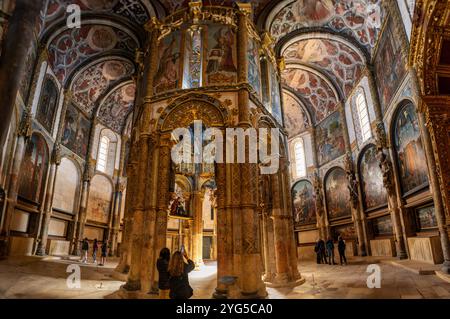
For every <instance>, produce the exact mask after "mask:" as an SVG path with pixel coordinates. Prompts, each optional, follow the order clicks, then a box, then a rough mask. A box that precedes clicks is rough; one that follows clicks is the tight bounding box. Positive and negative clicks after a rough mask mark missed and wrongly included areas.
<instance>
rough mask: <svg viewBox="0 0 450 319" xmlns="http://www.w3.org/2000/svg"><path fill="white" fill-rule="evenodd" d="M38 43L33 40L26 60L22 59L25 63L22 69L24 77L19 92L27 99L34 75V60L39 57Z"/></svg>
mask: <svg viewBox="0 0 450 319" xmlns="http://www.w3.org/2000/svg"><path fill="white" fill-rule="evenodd" d="M37 51H38V49H37V43H36V42H35V41H32V42H31V43H30V46H29V47H28V51H27V53H26V57H25V61H21V63H24V64H25V65H24V68H23V70H22V72H23V73H22V77H21V81H20V86H19V92H20V94H21V95H22V99H23V100H25V99H26V94H27V92H28V90H29V89H30V84H31V79H32V75H33V68H34V62H35V61H36V58H37Z"/></svg>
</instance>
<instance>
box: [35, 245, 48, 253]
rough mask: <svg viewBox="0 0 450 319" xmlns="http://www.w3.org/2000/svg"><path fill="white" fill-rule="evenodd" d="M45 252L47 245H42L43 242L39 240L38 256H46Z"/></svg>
mask: <svg viewBox="0 0 450 319" xmlns="http://www.w3.org/2000/svg"><path fill="white" fill-rule="evenodd" d="M46 255H47V254H46V253H45V247H44V245H42V243H40V242H39V244H38V246H37V248H36V256H46Z"/></svg>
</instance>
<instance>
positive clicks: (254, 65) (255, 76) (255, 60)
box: [247, 38, 261, 97]
mask: <svg viewBox="0 0 450 319" xmlns="http://www.w3.org/2000/svg"><path fill="white" fill-rule="evenodd" d="M247 57H248V68H247V70H248V83H249V84H250V85H251V87H252V88H253V89H254V90H255V92H256V95H257V96H258V97H259V96H260V95H261V72H260V63H259V52H258V44H257V43H256V40H254V39H252V38H250V39H249V41H248V48H247Z"/></svg>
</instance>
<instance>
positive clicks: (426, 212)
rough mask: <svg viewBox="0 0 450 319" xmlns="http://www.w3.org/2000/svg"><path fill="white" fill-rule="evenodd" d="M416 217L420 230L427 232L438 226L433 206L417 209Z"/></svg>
mask: <svg viewBox="0 0 450 319" xmlns="http://www.w3.org/2000/svg"><path fill="white" fill-rule="evenodd" d="M416 217H417V228H418V230H426V229H430V228H436V227H437V226H438V224H437V219H436V214H435V211H434V206H433V205H431V206H426V207H420V208H418V209H416Z"/></svg>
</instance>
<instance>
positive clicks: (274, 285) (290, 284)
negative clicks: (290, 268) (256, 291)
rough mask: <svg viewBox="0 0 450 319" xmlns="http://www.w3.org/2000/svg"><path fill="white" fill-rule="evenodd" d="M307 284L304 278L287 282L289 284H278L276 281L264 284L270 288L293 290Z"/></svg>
mask: <svg viewBox="0 0 450 319" xmlns="http://www.w3.org/2000/svg"><path fill="white" fill-rule="evenodd" d="M305 282H306V279H305V278H303V277H300V278H298V279H296V280H292V281H287V282H277V281H276V280H274V281H271V282H267V281H266V282H264V283H265V284H266V286H267V287H269V288H293V287H297V286H301V285H303V284H304V283H305Z"/></svg>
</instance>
